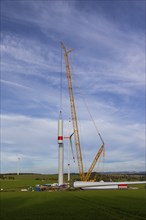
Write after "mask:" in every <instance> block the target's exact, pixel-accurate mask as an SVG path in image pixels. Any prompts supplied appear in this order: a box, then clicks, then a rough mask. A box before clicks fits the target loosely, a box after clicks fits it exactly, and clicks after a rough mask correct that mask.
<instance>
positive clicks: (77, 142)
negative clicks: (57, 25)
mask: <svg viewBox="0 0 146 220" xmlns="http://www.w3.org/2000/svg"><path fill="white" fill-rule="evenodd" d="M61 46H62V48H63V49H64V58H65V62H66V74H67V81H68V90H69V96H70V106H71V116H72V123H73V129H74V137H75V146H76V155H77V161H78V169H79V174H80V179H81V180H84V169H83V161H82V153H81V147H80V137H79V130H78V122H77V114H76V108H75V102H74V94H73V88H72V80H71V73H70V67H69V59H68V53H69V52H71V51H72V50H69V51H67V50H66V47H65V46H64V44H63V43H61Z"/></svg>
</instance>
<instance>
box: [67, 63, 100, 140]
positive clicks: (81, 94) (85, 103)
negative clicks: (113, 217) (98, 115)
mask: <svg viewBox="0 0 146 220" xmlns="http://www.w3.org/2000/svg"><path fill="white" fill-rule="evenodd" d="M71 69H72V73H73V75H74V79H75V82H76V87H77V89H78V91H79V94H80V96H81V98H82V100H83V102H84V105H85V107H86V109H87V111H88V113H89V115H90V118H91V120H92V122H93V124H94V127H95V129H96V132H97V134H98V136H99V138H100V140H101V142H102V144H104V141H103V138H102V137H101V134H100V132H99V130H98V128H97V125H96V123H95V120H94V119H93V116H92V114H91V112H90V110H89V107H88V105H87V102H86V100H85V98H84V96H83V93H82V92H81V89H80V87H79V84H78V81H77V78H76V76H75V74H74V71H73V67H72V66H71Z"/></svg>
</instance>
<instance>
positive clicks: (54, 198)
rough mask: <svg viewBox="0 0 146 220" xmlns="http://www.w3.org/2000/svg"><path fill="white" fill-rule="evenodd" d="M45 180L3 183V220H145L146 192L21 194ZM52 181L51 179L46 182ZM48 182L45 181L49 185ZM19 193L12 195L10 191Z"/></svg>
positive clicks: (21, 180)
mask: <svg viewBox="0 0 146 220" xmlns="http://www.w3.org/2000/svg"><path fill="white" fill-rule="evenodd" d="M40 181H42V180H36V177H35V179H34V176H33V178H32V176H31V177H29V176H28V177H25V178H24V177H17V179H15V180H2V181H1V184H2V185H1V186H3V188H4V189H6V191H7V192H4V191H2V192H1V193H0V196H1V206H0V208H1V210H0V215H1V216H0V217H1V219H2V220H6V219H11V220H17V219H19V220H21V219H22V220H33V219H34V220H42V219H44V220H46V219H51V220H55V219H57V220H59V219H60V220H61V219H62V220H70V219H76V220H78V219H85V220H86V219H88V220H89V219H91V220H92V219H98V220H102V219H104V220H119V219H122V220H140V219H141V220H142V219H143V220H144V219H145V217H146V189H145V188H144V186H141V188H139V189H137V190H132V189H127V190H93V191H92V190H91V191H81V190H78V191H53V192H49V191H45V192H42V191H41V192H21V191H20V190H19V188H21V187H25V188H26V187H27V186H29V185H30V184H31V185H32V184H34V183H35V184H36V183H37V184H38V183H40ZM45 181H47V182H48V180H45ZM45 181H44V182H45ZM10 189H11V191H14V189H16V191H15V192H9V191H8V190H10Z"/></svg>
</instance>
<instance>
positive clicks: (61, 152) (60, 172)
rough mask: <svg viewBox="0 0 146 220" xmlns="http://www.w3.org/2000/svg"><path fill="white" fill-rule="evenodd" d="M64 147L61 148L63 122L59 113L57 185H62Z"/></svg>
mask: <svg viewBox="0 0 146 220" xmlns="http://www.w3.org/2000/svg"><path fill="white" fill-rule="evenodd" d="M63 173H64V147H63V120H62V117H61V113H60V118H59V120H58V185H59V186H60V185H62V184H63Z"/></svg>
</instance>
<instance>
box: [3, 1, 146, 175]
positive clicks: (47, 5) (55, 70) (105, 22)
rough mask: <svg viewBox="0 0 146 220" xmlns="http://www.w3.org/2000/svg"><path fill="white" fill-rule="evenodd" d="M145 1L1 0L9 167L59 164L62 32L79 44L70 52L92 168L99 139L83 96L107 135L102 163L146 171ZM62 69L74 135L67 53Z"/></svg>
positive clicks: (70, 44) (41, 168) (44, 169)
mask: <svg viewBox="0 0 146 220" xmlns="http://www.w3.org/2000/svg"><path fill="white" fill-rule="evenodd" d="M145 8H146V5H145V1H143V0H141V1H138V0H136V1H134V0H133V1H131V0H129V1H128V0H124V1H122V0H117V1H116V0H114V1H112V0H109V1H108V0H107V1H102V0H100V1H92V0H90V1H84V0H82V1H81V0H79V1H67V0H66V1H61V0H59V1H51V0H50V1H48V0H44V1H43V0H37V1H31V0H30V1H26V0H21V1H18V0H13V1H9V0H5V1H4V0H2V1H1V172H16V171H17V161H18V157H20V171H21V172H38V173H39V172H40V173H57V172H58V171H57V170H58V145H57V120H58V116H59V108H60V72H61V53H62V51H61V46H60V42H61V41H63V42H64V44H65V45H66V47H67V48H68V49H71V48H74V51H73V52H72V53H71V54H70V57H69V59H70V65H71V72H72V78H73V86H74V93H75V98H76V105H77V114H78V121H79V130H80V138H81V148H82V154H83V163H84V169H85V171H86V170H87V169H88V168H89V166H90V164H91V162H92V160H93V158H94V156H95V154H96V153H97V151H98V149H99V147H100V145H101V143H100V140H99V138H98V137H97V134H96V130H95V127H94V126H93V123H92V120H91V118H90V117H89V114H88V111H87V109H86V107H85V105H84V102H83V100H82V96H83V97H84V99H85V100H86V103H87V105H88V108H89V109H90V112H91V114H92V117H93V118H94V120H95V122H96V125H97V127H98V129H99V131H100V133H101V135H102V137H103V139H104V142H105V152H106V153H105V158H104V159H102V158H101V159H100V161H99V163H98V164H97V166H96V167H95V171H123V170H124V171H140V170H145V58H146V57H145V25H146V24H145V15H146V11H145ZM62 71H63V73H62V74H63V76H62V82H63V88H62V93H63V94H62V95H63V100H62V102H63V119H64V135H65V136H67V135H68V134H69V132H71V131H72V128H71V125H70V123H69V118H70V117H71V116H70V105H69V95H68V89H67V80H66V73H65V63H64V58H63V56H62ZM78 87H79V88H80V89H78ZM81 94H82V95H81ZM64 145H65V146H64V147H65V172H67V163H68V162H67V151H68V143H67V141H66V140H65V141H64ZM74 151H75V148H74ZM71 171H72V172H77V171H78V168H77V162H76V163H75V164H74V163H73V161H71Z"/></svg>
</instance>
